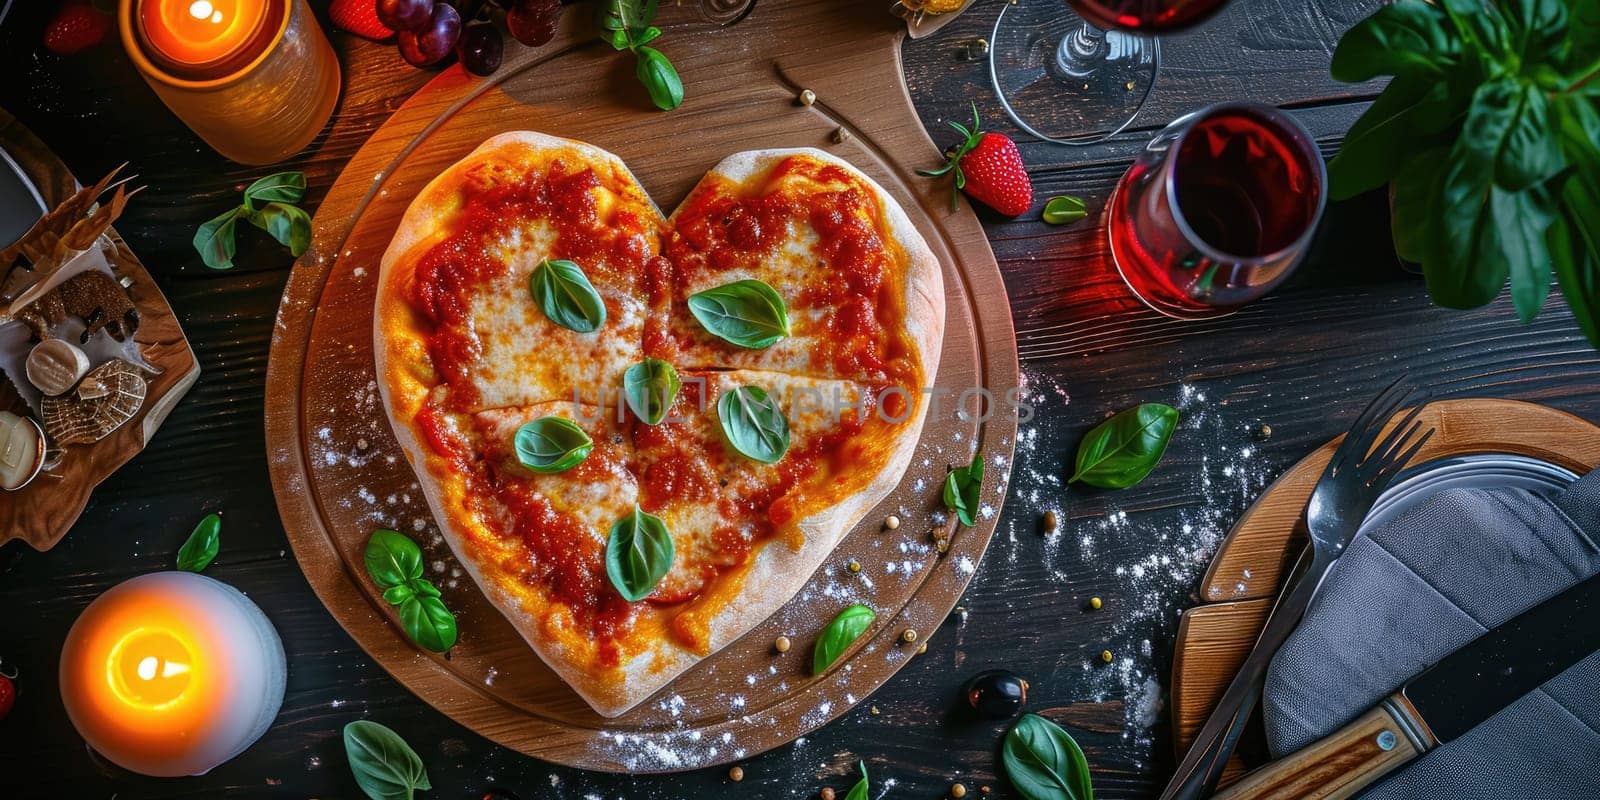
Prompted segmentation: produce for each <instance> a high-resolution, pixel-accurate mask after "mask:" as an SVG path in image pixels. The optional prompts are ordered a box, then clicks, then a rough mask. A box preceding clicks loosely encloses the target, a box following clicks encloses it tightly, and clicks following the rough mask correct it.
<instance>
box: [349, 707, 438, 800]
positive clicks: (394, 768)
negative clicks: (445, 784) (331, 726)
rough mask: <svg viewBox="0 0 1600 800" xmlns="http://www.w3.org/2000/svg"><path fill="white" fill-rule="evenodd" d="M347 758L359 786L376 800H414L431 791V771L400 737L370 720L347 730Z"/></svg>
mask: <svg viewBox="0 0 1600 800" xmlns="http://www.w3.org/2000/svg"><path fill="white" fill-rule="evenodd" d="M344 754H345V757H346V758H347V759H349V761H350V772H351V774H353V775H355V778H356V785H357V786H359V787H361V791H362V792H364V793H365V794H366V795H367V797H370V798H372V800H411V798H412V797H413V794H414V793H415V792H416V791H417V790H418V789H423V790H429V789H432V788H433V786H432V784H430V783H429V782H428V770H427V768H425V767H424V766H423V765H422V759H421V758H420V757H418V756H417V751H415V750H412V749H411V745H408V744H406V740H405V739H402V738H400V734H398V733H395V732H394V731H392V730H390V729H389V728H387V727H385V726H383V725H379V724H378V723H376V722H371V721H369V720H364V719H358V720H356V721H355V722H352V723H350V724H349V725H346V726H344Z"/></svg>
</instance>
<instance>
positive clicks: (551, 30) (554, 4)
mask: <svg viewBox="0 0 1600 800" xmlns="http://www.w3.org/2000/svg"><path fill="white" fill-rule="evenodd" d="M560 19H561V0H515V1H514V2H513V3H512V4H511V7H510V8H508V9H506V30H507V31H508V32H510V34H511V38H513V39H516V40H517V41H519V42H521V43H523V44H525V45H527V46H529V47H538V46H540V45H543V44H548V43H549V42H550V40H551V39H553V38H555V35H556V22H557V21H559V20H560Z"/></svg>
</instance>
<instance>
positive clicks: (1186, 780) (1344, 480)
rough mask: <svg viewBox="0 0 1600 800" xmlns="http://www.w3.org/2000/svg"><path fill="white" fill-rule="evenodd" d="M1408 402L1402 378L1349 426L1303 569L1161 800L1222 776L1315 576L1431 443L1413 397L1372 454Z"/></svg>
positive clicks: (1323, 488) (1325, 484)
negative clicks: (1386, 426)
mask: <svg viewBox="0 0 1600 800" xmlns="http://www.w3.org/2000/svg"><path fill="white" fill-rule="evenodd" d="M1413 395H1417V393H1416V390H1415V388H1414V387H1412V386H1411V385H1409V384H1406V383H1405V376H1403V375H1402V376H1401V377H1400V378H1399V379H1397V380H1395V382H1394V383H1391V384H1389V386H1388V388H1386V389H1384V390H1383V391H1382V392H1380V393H1379V394H1378V396H1377V397H1376V398H1374V399H1373V401H1372V403H1371V404H1369V405H1368V406H1367V408H1366V410H1364V411H1362V412H1361V415H1360V416H1359V417H1357V418H1356V421H1355V422H1354V423H1353V424H1352V425H1351V426H1350V432H1349V433H1347V434H1345V437H1344V441H1343V442H1341V443H1340V444H1339V447H1338V449H1336V450H1335V451H1334V453H1333V458H1332V459H1331V460H1330V461H1329V462H1328V466H1327V468H1326V469H1325V470H1323V472H1322V477H1321V478H1320V479H1318V481H1317V485H1316V488H1315V489H1313V490H1312V492H1311V499H1310V500H1309V501H1308V502H1307V503H1306V511H1305V525H1306V529H1307V532H1308V533H1309V534H1310V539H1311V547H1310V559H1309V561H1310V564H1309V566H1307V567H1306V569H1305V570H1304V572H1303V573H1302V574H1301V575H1300V577H1299V579H1298V580H1296V579H1295V578H1294V575H1293V573H1291V574H1290V575H1289V577H1288V579H1286V580H1285V581H1284V590H1283V592H1282V593H1280V594H1279V595H1278V600H1277V602H1276V603H1275V604H1274V605H1273V607H1272V614H1271V615H1270V616H1269V617H1268V618H1267V624H1266V626H1265V627H1263V628H1262V630H1261V635H1260V636H1259V637H1258V638H1257V639H1256V644H1255V647H1254V648H1253V649H1252V650H1251V651H1250V656H1249V657H1248V658H1246V659H1245V662H1244V665H1243V666H1241V667H1240V668H1239V673H1238V674H1237V675H1235V676H1234V678H1233V682H1232V683H1230V684H1228V689H1227V691H1226V692H1224V693H1223V695H1222V699H1221V700H1220V701H1218V703H1217V706H1216V708H1215V709H1214V710H1213V711H1212V712H1211V716H1210V717H1209V718H1208V719H1207V720H1206V724H1205V727H1203V728H1201V729H1200V733H1199V735H1197V736H1196V737H1195V740H1194V744H1192V745H1190V747H1189V752H1188V754H1187V755H1185V756H1184V759H1183V763H1181V764H1179V765H1178V771H1177V773H1176V774H1175V775H1173V777H1172V780H1171V781H1170V782H1168V783H1167V788H1166V789H1165V790H1164V791H1163V792H1162V793H1161V799H1162V800H1200V798H1202V797H1205V796H1208V795H1210V794H1211V792H1212V791H1214V790H1215V789H1216V785H1217V780H1218V778H1220V777H1221V776H1222V769H1223V767H1224V766H1225V765H1226V764H1227V763H1228V757H1229V756H1230V755H1232V754H1233V749H1234V746H1235V745H1236V744H1238V741H1239V735H1240V734H1241V733H1243V731H1244V727H1245V723H1246V722H1248V721H1249V719H1250V715H1251V713H1252V712H1253V711H1254V710H1255V706H1256V703H1257V702H1258V700H1259V699H1260V697H1261V687H1262V685H1263V684H1264V683H1265V682H1266V674H1267V668H1268V667H1269V666H1270V665H1271V664H1272V657H1273V655H1274V654H1276V653H1277V652H1278V648H1279V647H1280V646H1281V645H1282V644H1283V642H1284V640H1286V639H1287V638H1288V637H1289V634H1290V633H1291V632H1293V631H1294V629H1295V626H1296V625H1298V624H1299V623H1300V618H1301V616H1302V615H1304V614H1305V610H1306V605H1307V604H1309V603H1310V602H1311V596H1312V595H1313V594H1314V593H1315V592H1316V590H1317V585H1318V584H1319V583H1321V581H1322V576H1323V575H1325V574H1327V572H1328V569H1329V568H1330V567H1332V566H1333V563H1334V562H1335V561H1337V560H1338V558H1339V556H1340V555H1341V554H1343V553H1344V549H1345V547H1346V546H1347V545H1349V544H1350V539H1351V538H1352V537H1354V536H1355V533H1356V530H1357V529H1358V528H1360V527H1361V521H1362V520H1363V519H1365V518H1366V516H1367V512H1368V511H1370V510H1371V509H1372V504H1373V503H1375V502H1377V500H1378V496H1379V495H1381V494H1383V490H1384V489H1386V488H1388V486H1389V484H1390V483H1391V482H1393V481H1394V478H1395V476H1396V475H1398V474H1399V473H1400V470H1401V469H1402V468H1404V467H1405V465H1406V464H1407V462H1409V461H1410V460H1411V459H1412V457H1413V456H1415V455H1416V454H1417V451H1419V450H1421V449H1422V446H1423V445H1424V444H1426V443H1427V442H1428V439H1429V438H1430V437H1432V436H1433V433H1434V429H1433V428H1431V427H1430V428H1428V429H1427V430H1426V431H1422V433H1421V434H1420V435H1419V434H1418V430H1419V429H1421V427H1422V422H1421V421H1420V420H1418V419H1417V415H1419V414H1421V413H1422V409H1423V408H1424V407H1425V406H1426V405H1427V400H1428V398H1427V394H1426V393H1422V394H1420V395H1417V396H1416V397H1415V399H1414V401H1413V405H1412V408H1411V410H1410V411H1409V412H1407V413H1406V414H1405V416H1404V417H1402V418H1401V419H1400V421H1399V422H1397V423H1395V425H1394V426H1393V427H1392V428H1390V430H1389V433H1388V435H1387V436H1384V438H1383V440H1382V441H1381V442H1378V444H1377V446H1376V447H1373V442H1375V441H1377V440H1378V435H1379V434H1380V433H1382V432H1383V429H1384V427H1385V425H1386V423H1387V422H1388V421H1389V419H1390V418H1391V417H1392V416H1394V414H1395V412H1396V411H1398V410H1399V409H1400V408H1401V407H1402V406H1404V405H1405V404H1406V403H1407V401H1408V400H1411V399H1412V397H1413ZM1300 561H1301V563H1302V564H1303V563H1305V562H1306V561H1307V559H1306V557H1305V556H1304V555H1302V556H1301V559H1300Z"/></svg>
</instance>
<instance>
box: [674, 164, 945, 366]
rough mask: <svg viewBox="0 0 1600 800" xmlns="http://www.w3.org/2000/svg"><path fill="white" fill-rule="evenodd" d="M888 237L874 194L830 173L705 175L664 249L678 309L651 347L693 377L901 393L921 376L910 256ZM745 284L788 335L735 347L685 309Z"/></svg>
mask: <svg viewBox="0 0 1600 800" xmlns="http://www.w3.org/2000/svg"><path fill="white" fill-rule="evenodd" d="M887 232H888V227H887V226H886V225H885V224H884V210H883V206H882V203H881V202H880V200H879V199H878V195H877V194H876V193H875V192H874V191H873V190H872V189H871V187H869V186H868V185H867V184H866V183H865V182H864V181H863V180H862V179H861V178H860V177H858V176H857V175H855V174H853V173H852V172H850V171H848V170H846V169H844V168H842V167H840V166H838V165H835V164H828V163H825V162H821V161H817V160H815V159H809V158H803V157H791V158H788V159H785V160H784V161H782V162H780V163H778V164H777V165H775V166H774V167H773V168H772V169H771V170H770V172H769V173H768V174H767V175H765V176H763V178H762V180H759V181H752V182H749V183H747V184H734V183H733V182H731V181H728V180H726V179H721V178H718V177H716V176H711V177H708V178H707V179H706V180H704V181H702V182H701V183H700V185H699V186H697V187H696V188H695V190H694V191H693V192H691V193H690V195H689V198H688V199H687V200H685V201H684V203H683V205H682V206H680V207H679V208H678V210H677V211H675V212H674V213H673V216H672V220H671V225H670V230H669V233H668V234H667V241H666V244H665V246H664V248H663V251H664V254H665V255H666V257H667V258H668V260H670V261H671V262H672V264H673V269H674V277H675V278H676V282H675V284H674V286H673V287H672V291H673V295H674V297H673V300H674V302H673V303H672V308H671V313H669V314H668V315H666V316H665V317H664V318H663V319H661V320H660V321H659V322H657V321H653V325H659V326H660V327H661V330H660V332H659V333H658V334H653V335H651V336H650V337H649V339H648V340H647V342H648V345H649V346H653V347H655V348H658V349H659V351H660V352H667V353H671V354H672V355H673V358H674V359H675V363H682V364H684V365H685V366H688V367H691V368H698V367H745V368H750V369H764V370H776V371H782V372H796V373H803V374H810V375H825V376H828V377H835V378H850V379H855V380H862V381H867V382H869V383H872V384H874V385H878V386H883V385H889V384H899V383H902V382H903V381H905V380H906V379H907V378H910V377H911V376H912V375H914V374H915V371H916V370H915V366H914V364H915V361H916V351H915V349H914V347H913V346H912V345H911V343H910V342H909V341H908V339H907V338H906V333H905V325H904V314H905V305H904V300H905V298H904V294H905V283H904V277H905V275H904V267H903V265H904V263H905V259H904V254H903V253H902V252H900V250H899V245H898V244H896V243H895V241H894V240H893V238H892V237H890V236H889V235H887ZM747 278H753V279H756V280H760V281H763V282H765V283H766V284H768V285H769V286H772V287H773V288H774V289H776V290H777V292H778V294H779V295H781V296H782V297H783V299H784V303H785V304H786V305H787V306H788V311H789V322H790V335H789V336H788V337H785V338H784V339H783V340H781V341H779V342H778V343H777V344H774V345H772V346H771V347H768V348H765V349H762V350H745V349H741V348H730V347H728V346H727V344H726V343H724V342H722V341H721V340H719V339H717V338H716V337H714V336H712V335H711V334H710V333H708V332H707V331H706V330H705V329H704V328H703V327H701V326H700V324H699V323H698V322H697V321H696V320H695V319H694V317H693V316H692V315H691V314H689V313H688V310H687V307H686V306H685V304H684V301H685V299H686V298H687V297H688V296H689V295H691V294H694V293H696V292H701V291H704V290H706V289H710V288H713V287H716V286H720V285H722V284H725V283H730V282H732V281H736V280H743V279H747ZM662 357H666V356H662Z"/></svg>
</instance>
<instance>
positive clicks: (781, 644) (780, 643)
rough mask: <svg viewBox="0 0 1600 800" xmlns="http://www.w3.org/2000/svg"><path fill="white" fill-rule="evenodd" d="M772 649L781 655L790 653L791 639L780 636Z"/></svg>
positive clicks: (773, 643)
mask: <svg viewBox="0 0 1600 800" xmlns="http://www.w3.org/2000/svg"><path fill="white" fill-rule="evenodd" d="M772 649H774V650H776V651H778V652H780V653H787V652H789V637H787V636H779V637H778V638H777V639H776V640H774V641H773V642H772Z"/></svg>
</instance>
